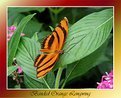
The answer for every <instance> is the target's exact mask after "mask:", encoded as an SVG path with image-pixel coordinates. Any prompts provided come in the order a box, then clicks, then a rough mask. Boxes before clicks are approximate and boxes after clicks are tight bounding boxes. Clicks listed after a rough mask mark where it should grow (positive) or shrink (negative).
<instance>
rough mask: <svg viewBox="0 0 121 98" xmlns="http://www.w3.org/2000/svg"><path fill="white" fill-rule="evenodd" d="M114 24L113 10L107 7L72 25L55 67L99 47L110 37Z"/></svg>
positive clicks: (77, 58)
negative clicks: (63, 52)
mask: <svg viewBox="0 0 121 98" xmlns="http://www.w3.org/2000/svg"><path fill="white" fill-rule="evenodd" d="M112 25H113V11H112V9H106V10H103V11H100V12H95V13H92V14H90V15H88V16H86V17H84V18H82V19H80V20H79V21H77V22H76V23H75V24H74V25H72V26H71V27H70V29H69V34H68V36H67V40H66V43H65V46H64V49H63V50H65V54H63V55H62V56H61V57H60V59H59V61H58V63H57V65H58V66H55V69H56V68H58V67H59V66H64V65H67V64H71V63H73V62H75V61H78V60H80V59H82V58H84V57H86V56H88V55H89V54H91V53H92V52H94V51H95V50H96V49H98V48H99V47H100V46H101V45H102V44H103V43H104V42H105V41H106V39H107V38H108V37H109V34H110V32H111V30H112Z"/></svg>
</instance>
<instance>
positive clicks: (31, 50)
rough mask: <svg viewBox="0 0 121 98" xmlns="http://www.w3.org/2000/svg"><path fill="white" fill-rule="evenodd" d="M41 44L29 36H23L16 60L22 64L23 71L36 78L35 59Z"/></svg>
mask: <svg viewBox="0 0 121 98" xmlns="http://www.w3.org/2000/svg"><path fill="white" fill-rule="evenodd" d="M39 49H40V45H39V44H38V43H36V41H34V40H32V39H29V38H27V37H23V38H21V41H20V43H19V46H18V51H17V53H16V60H17V63H18V65H20V66H21V68H22V70H23V72H24V73H25V74H26V75H28V76H30V77H31V78H33V79H35V80H37V78H36V68H35V67H34V59H35V58H36V56H37V55H38V54H39Z"/></svg>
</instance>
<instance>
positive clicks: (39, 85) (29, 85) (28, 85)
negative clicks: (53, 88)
mask: <svg viewBox="0 0 121 98" xmlns="http://www.w3.org/2000/svg"><path fill="white" fill-rule="evenodd" d="M24 83H25V85H26V88H29V89H32V88H36V89H37V88H46V86H45V85H44V84H43V83H42V82H38V81H37V80H35V79H32V78H31V77H29V76H28V75H26V74H24Z"/></svg>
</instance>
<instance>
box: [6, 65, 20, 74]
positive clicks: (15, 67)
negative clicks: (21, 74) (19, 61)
mask: <svg viewBox="0 0 121 98" xmlns="http://www.w3.org/2000/svg"><path fill="white" fill-rule="evenodd" d="M17 68H18V66H10V67H8V74H7V76H9V75H10V74H11V73H12V72H14V71H15V70H17Z"/></svg>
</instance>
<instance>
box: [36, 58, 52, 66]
mask: <svg viewBox="0 0 121 98" xmlns="http://www.w3.org/2000/svg"><path fill="white" fill-rule="evenodd" d="M52 59H53V57H52V58H50V59H49V60H48V61H47V62H45V63H44V64H43V65H45V64H47V63H49V62H50V61H51V60H52ZM43 65H42V66H43ZM42 66H38V68H40V67H42Z"/></svg>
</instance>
